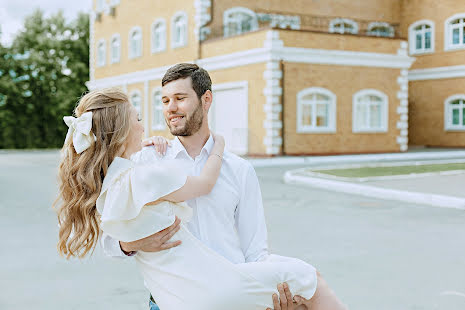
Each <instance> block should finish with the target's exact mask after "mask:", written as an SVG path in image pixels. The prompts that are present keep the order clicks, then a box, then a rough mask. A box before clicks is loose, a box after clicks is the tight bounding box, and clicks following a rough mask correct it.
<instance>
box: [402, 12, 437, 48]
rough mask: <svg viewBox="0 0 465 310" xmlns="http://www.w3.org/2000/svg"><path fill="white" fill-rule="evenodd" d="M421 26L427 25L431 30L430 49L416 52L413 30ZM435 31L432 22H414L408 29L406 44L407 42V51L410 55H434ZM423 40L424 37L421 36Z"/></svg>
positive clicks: (423, 20) (426, 20)
mask: <svg viewBox="0 0 465 310" xmlns="http://www.w3.org/2000/svg"><path fill="white" fill-rule="evenodd" d="M421 25H428V26H430V27H431V28H430V29H431V47H430V48H429V49H422V50H417V49H416V30H415V28H416V27H418V26H421ZM435 31H436V28H435V26H434V21H432V20H428V19H422V20H419V21H416V22H414V23H413V24H411V25H410V26H409V27H408V42H409V50H410V55H424V54H431V53H434V49H435V44H434V43H435V38H436V36H435ZM424 39H425V36H423V40H424Z"/></svg>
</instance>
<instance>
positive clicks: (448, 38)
mask: <svg viewBox="0 0 465 310" xmlns="http://www.w3.org/2000/svg"><path fill="white" fill-rule="evenodd" d="M461 18H463V19H465V13H458V14H455V15H452V16H451V17H449V18H448V19H447V20H446V21H444V51H456V50H462V49H465V40H464V38H463V34H462V36H461V37H459V42H460V41H461V42H462V44H457V45H456V46H454V45H453V44H452V29H451V28H452V24H451V23H452V22H453V21H454V20H457V19H461ZM460 27H461V28H462V29H463V23H462V25H461V26H460ZM459 29H460V28H459ZM462 31H463V30H462Z"/></svg>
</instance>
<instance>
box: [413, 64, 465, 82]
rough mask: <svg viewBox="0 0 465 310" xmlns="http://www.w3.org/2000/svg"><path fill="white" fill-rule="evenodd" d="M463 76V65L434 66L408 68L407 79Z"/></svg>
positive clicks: (464, 68)
mask: <svg viewBox="0 0 465 310" xmlns="http://www.w3.org/2000/svg"><path fill="white" fill-rule="evenodd" d="M463 77H465V65H459V66H447V67H436V68H428V69H415V70H410V71H409V73H408V80H409V81H422V80H437V79H452V78H463Z"/></svg>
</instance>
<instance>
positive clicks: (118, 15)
mask: <svg viewBox="0 0 465 310" xmlns="http://www.w3.org/2000/svg"><path fill="white" fill-rule="evenodd" d="M90 27H91V29H90V30H91V53H90V55H91V58H90V64H91V70H90V71H91V76H90V81H89V82H88V87H89V89H95V88H102V87H109V86H118V87H121V88H122V89H124V90H125V91H126V92H127V93H128V95H129V97H130V100H131V102H132V103H133V104H134V105H135V106H137V107H138V108H139V109H140V111H141V114H142V116H143V119H144V126H145V132H146V135H165V136H168V135H169V131H168V130H167V127H166V125H165V124H164V121H163V115H162V112H161V111H162V103H161V99H160V90H161V87H160V86H161V78H162V76H163V74H164V72H165V71H166V69H167V68H168V67H170V66H172V65H173V64H175V63H179V62H195V63H197V64H199V65H200V66H202V67H204V68H205V69H206V70H208V71H209V73H210V75H211V77H212V80H213V92H214V104H213V105H212V108H211V111H210V113H209V114H210V120H209V121H210V126H211V127H212V128H213V130H215V131H217V132H218V133H222V134H223V135H224V136H225V138H226V142H227V147H228V148H229V149H230V150H232V151H234V152H236V153H238V154H248V155H282V154H286V155H301V154H341V153H374V152H402V151H406V150H407V149H408V144H409V143H410V144H415V145H430V146H465V2H463V1H458V0H444V1H441V2H437V1H432V0H370V1H368V0H364V1H361V0H359V1H353V0H338V1H336V0H328V1H320V0H289V1H280V0H255V1H247V0H173V1H154V0H132V1H128V0H95V1H94V8H93V17H92V18H91V26H90Z"/></svg>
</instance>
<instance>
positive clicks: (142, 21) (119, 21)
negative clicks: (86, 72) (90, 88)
mask: <svg viewBox="0 0 465 310" xmlns="http://www.w3.org/2000/svg"><path fill="white" fill-rule="evenodd" d="M94 2H95V1H94ZM178 11H184V12H186V14H187V15H188V39H187V46H186V47H181V48H175V49H172V48H171V18H172V16H173V15H174V14H175V13H176V12H178ZM157 18H164V19H165V21H166V28H167V32H166V35H167V44H166V45H167V46H166V50H165V51H164V52H160V53H155V54H152V52H151V25H152V23H153V22H154V21H155V20H156V19H157ZM134 26H139V27H141V29H142V37H143V39H142V42H143V49H142V57H139V58H136V59H129V55H128V41H129V32H130V30H131V29H132V27H134ZM194 29H195V8H194V1H193V0H176V1H153V0H121V1H120V4H118V5H117V7H116V16H115V17H113V16H109V15H108V14H106V13H103V14H102V20H101V21H100V22H98V21H95V23H94V58H95V60H94V64H95V66H94V68H95V75H94V77H95V79H100V78H105V77H110V76H115V75H120V74H124V73H129V72H134V71H140V70H146V69H150V68H157V67H161V66H165V65H167V64H174V63H178V62H183V61H193V60H195V59H196V58H197V54H198V41H196V38H195V33H194ZM115 33H119V34H120V36H121V61H120V63H117V64H110V40H111V37H112V36H113V34H115ZM100 39H105V41H106V51H107V57H106V60H107V61H106V65H105V66H104V67H97V66H96V63H97V62H96V57H97V44H98V41H99V40H100Z"/></svg>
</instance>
